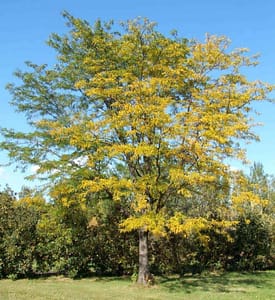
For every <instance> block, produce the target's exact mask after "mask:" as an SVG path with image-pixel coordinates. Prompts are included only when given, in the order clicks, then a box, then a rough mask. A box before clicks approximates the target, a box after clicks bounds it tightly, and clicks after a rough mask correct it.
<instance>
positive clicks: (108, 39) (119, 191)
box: [1, 13, 271, 284]
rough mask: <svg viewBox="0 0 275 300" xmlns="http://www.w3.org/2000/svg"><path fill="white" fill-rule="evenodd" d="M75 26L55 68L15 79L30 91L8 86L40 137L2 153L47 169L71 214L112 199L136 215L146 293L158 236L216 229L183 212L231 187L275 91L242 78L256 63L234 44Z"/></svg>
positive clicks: (60, 39)
mask: <svg viewBox="0 0 275 300" xmlns="http://www.w3.org/2000/svg"><path fill="white" fill-rule="evenodd" d="M65 17H66V18H67V21H68V25H69V27H70V31H69V33H68V34H67V35H64V36H60V35H57V34H53V35H52V36H51V38H50V39H49V45H50V46H51V47H52V48H53V49H54V50H56V52H57V61H56V64H55V65H54V66H52V67H51V66H47V65H36V64H33V63H27V65H28V67H29V68H30V69H29V70H28V71H17V72H16V73H15V76H16V77H17V78H19V79H20V80H21V81H22V84H18V85H12V84H10V85H8V89H9V90H10V92H11V94H12V95H13V100H12V102H11V104H12V105H13V106H15V108H16V109H17V111H19V112H23V113H25V115H26V117H27V120H28V122H29V125H30V131H29V132H18V131H15V130H12V129H2V135H3V137H4V142H2V144H1V147H2V149H5V150H7V151H8V154H9V157H10V159H11V162H12V161H16V162H17V163H18V162H21V163H22V165H23V167H24V166H28V165H29V164H33V165H35V166H37V172H36V174H35V176H37V177H43V178H46V179H48V183H49V186H50V188H51V193H52V196H53V197H58V198H59V200H60V199H61V200H62V201H63V202H64V203H65V205H70V203H72V202H75V201H80V202H82V203H83V205H84V204H85V201H90V200H91V199H93V200H94V199H100V198H101V197H105V198H106V197H108V198H109V199H111V200H112V201H123V202H124V203H125V205H126V206H127V207H130V209H129V217H128V218H126V219H125V220H124V221H123V222H122V223H121V224H120V226H121V230H122V231H132V230H136V231H138V233H139V273H138V282H139V283H142V284H146V283H148V281H149V280H150V278H151V277H150V273H149V262H148V237H149V233H150V234H152V235H157V236H163V235H166V234H168V233H169V232H173V233H182V234H184V235H187V234H189V233H192V232H193V231H195V232H199V231H200V230H201V229H204V228H206V227H207V224H208V221H209V220H207V218H202V217H200V216H196V217H192V216H191V217H190V216H188V215H187V214H185V213H184V211H183V210H180V209H178V208H179V207H180V205H179V204H180V203H184V202H185V201H190V199H192V196H193V195H195V194H196V193H199V192H200V190H201V187H202V186H203V187H204V189H206V188H207V186H209V187H210V186H211V187H212V188H213V186H214V187H215V188H216V189H220V190H222V189H223V188H224V186H223V184H221V182H224V181H226V180H221V178H227V176H228V174H229V170H228V166H227V165H226V163H225V162H224V161H225V159H226V158H238V159H241V160H242V159H244V158H245V155H244V151H243V150H242V149H241V148H240V146H239V141H240V140H251V139H254V138H256V137H255V135H254V134H253V132H252V131H251V127H252V123H251V119H250V111H251V104H252V102H253V101H261V100H263V99H265V98H266V94H267V93H268V92H269V91H270V90H271V87H270V86H269V85H268V84H264V83H262V82H260V81H249V80H248V79H247V78H246V77H245V76H244V75H243V74H242V71H241V68H242V67H251V66H254V65H255V64H256V63H257V62H256V59H255V57H248V56H247V53H246V52H247V50H246V49H235V50H230V43H229V41H228V39H227V38H225V37H217V36H209V35H207V36H206V38H205V41H204V42H200V41H195V40H192V41H189V40H187V39H184V38H180V37H178V36H177V34H176V33H175V34H171V36H165V35H163V34H162V33H160V32H158V31H157V30H156V27H155V24H153V23H151V22H149V21H148V20H147V19H137V20H133V21H128V22H125V23H123V24H122V25H121V27H118V26H114V25H113V24H112V22H109V23H107V24H102V23H101V22H100V21H97V22H96V23H95V24H94V26H91V25H90V24H89V23H88V22H86V21H83V20H80V19H77V18H74V17H72V16H70V15H69V14H66V13H65ZM226 188H227V187H226ZM202 201H203V200H202Z"/></svg>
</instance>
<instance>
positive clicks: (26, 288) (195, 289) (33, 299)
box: [0, 271, 275, 300]
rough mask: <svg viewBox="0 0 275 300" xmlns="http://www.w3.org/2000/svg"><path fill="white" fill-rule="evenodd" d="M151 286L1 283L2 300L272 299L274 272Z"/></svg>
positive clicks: (95, 281) (118, 281)
mask: <svg viewBox="0 0 275 300" xmlns="http://www.w3.org/2000/svg"><path fill="white" fill-rule="evenodd" d="M156 281H157V282H156V284H155V285H154V286H152V287H140V286H138V285H136V284H133V283H132V282H131V280H130V279H129V278H119V277H104V278H90V279H81V280H72V279H68V278H63V277H50V278H46V279H34V280H27V279H23V280H16V281H12V280H1V281H0V299H1V300H11V299H14V300H23V299H24V300H26V299H28V300H38V299H41V300H42V299H43V300H62V299H64V300H65V299H66V300H70V299H75V300H82V299H83V300H85V299H87V300H88V299H89V300H93V299H95V300H100V299H103V300H104V299H106V300H107V299H112V300H113V299H119V300H132V299H133V300H134V299H137V300H143V299H150V300H161V299H165V300H166V299H168V300H173V299H186V300H187V299H188V300H200V299H204V300H205V299H207V300H223V299H230V300H234V299H236V300H237V299H238V300H246V299H251V300H252V299H253V300H255V299H262V300H269V299H270V300H271V299H275V271H266V272H256V273H226V274H221V275H218V274H207V275H200V276H185V277H182V278H178V277H159V278H157V279H156Z"/></svg>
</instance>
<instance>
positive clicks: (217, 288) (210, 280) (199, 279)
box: [158, 272, 274, 294]
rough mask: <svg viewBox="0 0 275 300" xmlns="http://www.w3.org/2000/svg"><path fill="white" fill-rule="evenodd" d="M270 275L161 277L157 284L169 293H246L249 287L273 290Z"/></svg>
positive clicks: (225, 274) (223, 274) (227, 274)
mask: <svg viewBox="0 0 275 300" xmlns="http://www.w3.org/2000/svg"><path fill="white" fill-rule="evenodd" d="M270 278H271V275H270V274H269V276H267V275H266V274H265V273H264V272H256V273H222V274H202V275H192V276H191V275H189V276H182V277H178V278H175V277H172V278H171V277H161V278H160V279H159V280H158V283H159V284H160V285H161V286H163V287H164V288H165V289H167V290H168V291H169V292H173V293H174V292H182V291H184V292H185V293H187V294H190V293H194V292H196V291H205V292H207V291H208V292H211V291H213V292H222V293H231V292H238V293H246V291H247V289H249V287H251V286H253V287H256V288H263V287H264V288H272V287H273V288H274V286H273V284H274V283H272V280H271V279H270Z"/></svg>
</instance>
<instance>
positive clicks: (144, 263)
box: [137, 229, 152, 285]
mask: <svg viewBox="0 0 275 300" xmlns="http://www.w3.org/2000/svg"><path fill="white" fill-rule="evenodd" d="M151 277H152V276H151V274H150V272H149V261H148V231H145V230H143V229H140V230H139V269H138V280H137V282H138V283H139V284H142V285H147V284H148V282H149V281H150V279H151Z"/></svg>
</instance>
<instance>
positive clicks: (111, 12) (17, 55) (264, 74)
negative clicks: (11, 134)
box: [0, 0, 275, 191]
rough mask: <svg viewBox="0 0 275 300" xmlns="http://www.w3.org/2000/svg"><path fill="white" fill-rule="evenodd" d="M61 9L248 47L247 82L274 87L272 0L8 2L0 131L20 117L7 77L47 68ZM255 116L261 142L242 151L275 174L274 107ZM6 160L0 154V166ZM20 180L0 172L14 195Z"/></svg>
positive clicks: (2, 12) (2, 16)
mask: <svg viewBox="0 0 275 300" xmlns="http://www.w3.org/2000/svg"><path fill="white" fill-rule="evenodd" d="M63 10H67V11H68V12H69V13H71V14H72V15H74V16H76V17H80V18H84V19H86V20H88V21H90V22H91V23H93V22H94V21H95V20H96V19H98V18H100V19H103V20H110V19H113V20H115V21H121V20H126V19H132V18H135V17H137V16H141V17H148V18H149V19H150V20H152V21H156V22H157V23H158V30H160V31H161V32H163V33H165V34H168V33H169V32H170V30H172V29H177V30H178V32H179V34H180V35H181V36H184V37H187V38H196V39H199V40H202V39H203V38H204V36H205V33H210V34H217V35H226V36H227V37H229V38H230V39H231V41H232V46H233V47H246V48H249V49H250V51H251V54H256V53H259V54H260V55H261V56H260V59H259V61H260V65H259V66H258V67H256V68H253V69H251V70H249V71H247V73H246V75H247V76H248V78H249V79H251V80H254V79H260V80H263V81H268V82H270V83H275V2H274V1H273V0H265V1H260V0H253V1H251V0H230V1H221V0H207V1H206V0H192V1H186V0H100V1H99V0H56V1H54V0H9V1H1V3H0V40H1V47H0V74H1V76H0V101H1V102H0V103H1V105H0V126H2V127H12V128H17V129H21V128H24V126H25V125H26V123H25V119H24V117H23V116H22V115H18V114H16V113H15V112H14V110H13V108H12V107H11V106H10V105H9V101H10V99H11V97H10V95H9V94H8V93H7V91H6V90H5V85H6V83H8V82H12V81H14V77H13V76H12V73H13V72H14V71H15V70H16V69H18V68H19V69H24V61H27V60H30V61H32V62H34V63H37V64H40V63H41V64H42V63H49V64H51V63H53V62H54V60H55V53H54V52H53V50H52V49H50V48H49V47H48V46H47V45H46V43H45V41H46V40H47V38H48V37H49V35H50V34H51V33H52V32H56V33H60V34H62V33H66V32H67V28H66V26H65V23H64V19H63V18H62V17H61V12H62V11H63ZM256 109H257V110H258V111H259V112H260V113H261V115H260V116H257V117H256V121H257V122H261V123H263V124H264V126H262V127H259V128H257V129H256V130H255V131H256V132H257V133H258V134H259V136H260V137H261V142H259V143H256V142H255V143H252V144H250V145H248V146H247V154H248V159H249V160H251V161H260V162H262V163H263V164H264V168H265V171H266V172H267V173H270V174H275V141H274V132H275V105H272V104H263V103H261V104H260V105H257V106H256ZM6 161H7V157H6V155H5V154H4V153H0V164H3V163H5V162H6ZM24 175H25V174H22V173H20V172H18V171H17V172H15V171H14V167H11V168H5V167H0V185H1V186H2V187H3V186H4V185H5V184H6V183H8V184H9V185H10V186H11V187H12V188H13V189H14V190H15V191H18V190H19V189H20V187H21V186H22V185H23V184H27V185H28V184H29V183H27V182H25V181H24V179H23V178H24Z"/></svg>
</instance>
